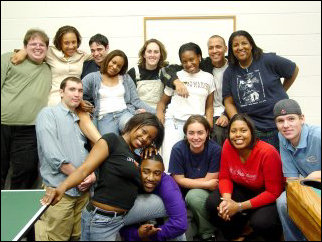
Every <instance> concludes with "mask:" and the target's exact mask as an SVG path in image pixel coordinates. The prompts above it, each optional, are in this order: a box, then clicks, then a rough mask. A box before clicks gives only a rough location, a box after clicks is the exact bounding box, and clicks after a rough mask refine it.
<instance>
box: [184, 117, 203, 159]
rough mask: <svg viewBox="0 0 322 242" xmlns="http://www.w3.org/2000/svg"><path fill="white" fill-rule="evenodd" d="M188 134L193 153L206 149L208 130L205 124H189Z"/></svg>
mask: <svg viewBox="0 0 322 242" xmlns="http://www.w3.org/2000/svg"><path fill="white" fill-rule="evenodd" d="M186 136H187V140H188V142H189V146H190V150H191V151H192V152H193V153H200V152H202V151H203V150H204V148H205V142H206V140H207V137H208V132H207V131H206V129H205V126H203V124H201V123H199V122H194V123H191V124H189V125H188V127H187V135H186Z"/></svg>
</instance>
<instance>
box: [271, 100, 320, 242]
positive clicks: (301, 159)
mask: <svg viewBox="0 0 322 242" xmlns="http://www.w3.org/2000/svg"><path fill="white" fill-rule="evenodd" d="M274 117H275V123H276V126H277V128H278V131H279V133H278V137H279V142H280V154H281V158H282V163H283V173H284V176H285V177H286V179H292V178H298V177H300V176H301V177H304V178H311V179H317V178H319V179H321V127H318V126H313V125H308V124H305V119H304V115H303V114H302V111H301V108H300V106H299V104H298V103H297V102H296V101H294V100H292V99H283V100H281V101H279V102H277V103H276V104H275V106H274ZM277 209H278V213H279V216H280V219H281V223H282V226H283V232H284V238H285V241H303V240H306V238H305V237H304V235H303V234H302V232H301V231H300V230H299V229H298V228H297V227H296V225H295V224H294V223H293V221H292V220H291V218H290V217H289V216H288V213H287V204H286V193H285V192H283V193H282V194H281V196H280V197H279V198H278V199H277Z"/></svg>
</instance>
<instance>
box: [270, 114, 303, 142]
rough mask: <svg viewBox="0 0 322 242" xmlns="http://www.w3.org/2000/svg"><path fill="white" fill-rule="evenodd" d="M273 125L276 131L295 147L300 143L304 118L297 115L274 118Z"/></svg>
mask: <svg viewBox="0 0 322 242" xmlns="http://www.w3.org/2000/svg"><path fill="white" fill-rule="evenodd" d="M275 123H276V126H277V128H278V131H279V132H280V133H281V134H282V135H283V136H284V137H285V139H287V140H289V141H290V142H291V143H292V145H293V146H295V147H296V146H297V145H298V144H299V141H300V137H301V131H302V125H303V124H304V116H303V115H300V116H299V115H298V114H288V115H282V116H278V117H276V119H275Z"/></svg>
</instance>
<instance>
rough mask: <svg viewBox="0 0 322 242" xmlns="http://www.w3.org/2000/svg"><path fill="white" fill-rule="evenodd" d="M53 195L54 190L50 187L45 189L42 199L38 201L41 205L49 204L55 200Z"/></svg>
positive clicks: (54, 193)
mask: <svg viewBox="0 0 322 242" xmlns="http://www.w3.org/2000/svg"><path fill="white" fill-rule="evenodd" d="M55 195H56V190H55V189H53V188H51V187H47V188H46V193H45V195H44V196H43V198H42V199H40V203H41V205H49V204H51V203H52V201H53V200H54V198H55Z"/></svg>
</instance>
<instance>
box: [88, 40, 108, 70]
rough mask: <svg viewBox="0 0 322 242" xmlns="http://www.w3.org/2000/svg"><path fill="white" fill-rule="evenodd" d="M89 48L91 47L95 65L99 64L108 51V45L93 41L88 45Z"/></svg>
mask: <svg viewBox="0 0 322 242" xmlns="http://www.w3.org/2000/svg"><path fill="white" fill-rule="evenodd" d="M89 48H90V49H91V53H92V56H93V59H94V61H95V62H96V64H97V65H100V64H101V63H102V61H103V60H104V58H105V56H106V55H107V53H108V49H109V47H108V45H107V46H104V45H102V44H99V43H96V42H93V43H92V44H91V45H90V46H89Z"/></svg>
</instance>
